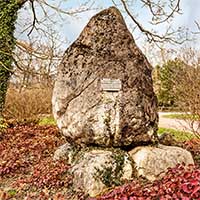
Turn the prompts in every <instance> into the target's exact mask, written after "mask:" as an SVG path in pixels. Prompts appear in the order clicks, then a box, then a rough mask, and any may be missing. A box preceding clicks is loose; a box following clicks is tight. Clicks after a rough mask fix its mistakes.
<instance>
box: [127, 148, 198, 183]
mask: <svg viewBox="0 0 200 200" xmlns="http://www.w3.org/2000/svg"><path fill="white" fill-rule="evenodd" d="M129 155H130V156H131V158H132V159H133V161H134V163H135V168H136V170H137V176H142V177H144V178H146V179H148V180H150V181H154V180H156V179H159V178H162V177H163V176H164V175H165V173H166V172H167V170H168V168H173V167H175V166H176V165H177V164H183V163H184V164H185V165H189V164H194V160H193V158H192V155H191V153H190V152H188V151H187V150H185V149H182V148H180V147H176V146H165V145H161V144H160V145H158V147H155V146H143V147H136V148H134V149H133V150H131V151H130V152H129Z"/></svg>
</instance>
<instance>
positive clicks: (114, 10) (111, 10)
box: [93, 6, 125, 24]
mask: <svg viewBox="0 0 200 200" xmlns="http://www.w3.org/2000/svg"><path fill="white" fill-rule="evenodd" d="M110 15H112V16H113V17H116V19H117V20H118V21H121V22H123V23H124V24H125V22H124V19H123V17H122V14H121V13H120V11H119V10H118V9H117V8H116V7H114V6H111V7H110V8H107V9H104V10H102V11H101V12H99V13H98V14H96V15H95V16H94V17H93V18H96V17H104V20H109V18H106V17H108V16H110Z"/></svg>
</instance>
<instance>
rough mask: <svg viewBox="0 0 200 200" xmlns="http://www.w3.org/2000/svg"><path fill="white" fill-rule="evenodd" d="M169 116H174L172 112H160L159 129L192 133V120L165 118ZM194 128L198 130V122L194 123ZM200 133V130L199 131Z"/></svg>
mask: <svg viewBox="0 0 200 200" xmlns="http://www.w3.org/2000/svg"><path fill="white" fill-rule="evenodd" d="M168 114H174V113H171V112H159V125H158V126H159V127H162V128H172V129H177V130H180V131H187V132H192V128H191V127H192V126H191V121H190V120H180V119H170V118H165V117H164V115H168ZM193 127H194V128H195V130H198V124H197V122H196V123H194V125H193ZM198 131H200V130H198Z"/></svg>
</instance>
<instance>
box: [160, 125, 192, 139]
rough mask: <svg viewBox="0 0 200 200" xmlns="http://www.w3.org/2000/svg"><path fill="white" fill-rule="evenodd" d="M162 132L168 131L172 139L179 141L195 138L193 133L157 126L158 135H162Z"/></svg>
mask: <svg viewBox="0 0 200 200" xmlns="http://www.w3.org/2000/svg"><path fill="white" fill-rule="evenodd" d="M163 133H170V134H171V135H172V136H173V137H174V139H175V140H177V141H179V142H184V141H187V140H191V139H192V138H195V135H194V134H192V133H190V132H185V131H179V130H175V129H171V128H159V129H158V135H162V134H163Z"/></svg>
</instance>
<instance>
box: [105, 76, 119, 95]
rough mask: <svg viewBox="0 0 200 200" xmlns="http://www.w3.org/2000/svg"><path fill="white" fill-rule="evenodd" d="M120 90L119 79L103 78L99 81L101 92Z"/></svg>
mask: <svg viewBox="0 0 200 200" xmlns="http://www.w3.org/2000/svg"><path fill="white" fill-rule="evenodd" d="M121 88H122V84H121V81H120V80H119V79H109V78H104V79H102V80H101V89H102V90H103V91H110V92H117V91H120V90H121Z"/></svg>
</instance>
